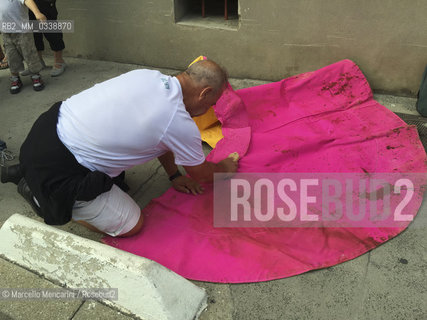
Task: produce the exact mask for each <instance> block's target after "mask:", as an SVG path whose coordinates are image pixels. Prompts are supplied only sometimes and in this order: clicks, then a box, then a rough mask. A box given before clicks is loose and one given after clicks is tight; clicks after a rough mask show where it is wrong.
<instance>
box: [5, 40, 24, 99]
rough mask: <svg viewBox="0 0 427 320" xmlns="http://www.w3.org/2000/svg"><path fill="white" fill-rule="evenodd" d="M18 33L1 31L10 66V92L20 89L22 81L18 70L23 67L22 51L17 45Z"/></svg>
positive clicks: (16, 91)
mask: <svg viewBox="0 0 427 320" xmlns="http://www.w3.org/2000/svg"><path fill="white" fill-rule="evenodd" d="M19 36H20V34H17V33H16V34H13V33H3V41H4V49H5V51H6V55H7V56H8V59H9V68H10V81H11V84H10V93H12V94H16V93H18V92H20V91H21V88H22V81H21V79H20V78H19V71H20V70H22V69H23V68H24V63H23V60H24V58H23V56H22V51H21V50H20V47H19V41H18V39H19Z"/></svg>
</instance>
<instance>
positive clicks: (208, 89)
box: [199, 87, 213, 100]
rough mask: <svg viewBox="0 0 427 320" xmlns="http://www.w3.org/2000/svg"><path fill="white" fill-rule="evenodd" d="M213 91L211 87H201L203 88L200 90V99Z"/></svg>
mask: <svg viewBox="0 0 427 320" xmlns="http://www.w3.org/2000/svg"><path fill="white" fill-rule="evenodd" d="M212 91H213V88H212V87H206V88H203V90H202V91H201V92H200V95H199V98H200V100H202V99H205V98H206V97H207V96H208V95H210V94H211V93H212Z"/></svg>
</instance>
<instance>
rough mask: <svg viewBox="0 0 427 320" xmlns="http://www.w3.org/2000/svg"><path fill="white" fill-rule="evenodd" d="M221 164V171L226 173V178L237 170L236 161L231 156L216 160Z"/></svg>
mask: <svg viewBox="0 0 427 320" xmlns="http://www.w3.org/2000/svg"><path fill="white" fill-rule="evenodd" d="M218 164H219V165H220V166H221V171H222V172H224V173H227V178H231V177H232V176H234V174H235V173H236V171H237V167H238V161H235V160H234V159H233V158H225V159H224V160H221V161H220V162H218Z"/></svg>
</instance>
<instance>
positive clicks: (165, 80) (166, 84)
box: [160, 78, 170, 90]
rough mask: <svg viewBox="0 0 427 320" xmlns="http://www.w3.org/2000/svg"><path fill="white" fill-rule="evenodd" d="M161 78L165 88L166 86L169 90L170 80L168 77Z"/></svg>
mask: <svg viewBox="0 0 427 320" xmlns="http://www.w3.org/2000/svg"><path fill="white" fill-rule="evenodd" d="M160 79H161V80H162V82H163V85H164V86H165V88H166V89H167V90H169V89H170V87H169V81H168V79H165V78H160Z"/></svg>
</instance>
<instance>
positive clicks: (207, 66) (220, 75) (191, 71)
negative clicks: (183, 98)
mask: <svg viewBox="0 0 427 320" xmlns="http://www.w3.org/2000/svg"><path fill="white" fill-rule="evenodd" d="M185 73H186V74H188V75H189V76H190V78H191V79H192V80H193V81H194V84H195V85H197V86H199V87H208V86H209V87H211V88H212V89H213V90H214V93H218V92H220V91H222V90H223V89H224V87H225V86H226V84H227V82H228V75H227V72H226V71H225V70H224V69H223V68H221V67H220V66H219V65H218V64H217V63H215V62H214V61H212V60H202V61H198V62H195V63H193V64H192V65H191V66H189V67H188V69H187V70H185Z"/></svg>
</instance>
